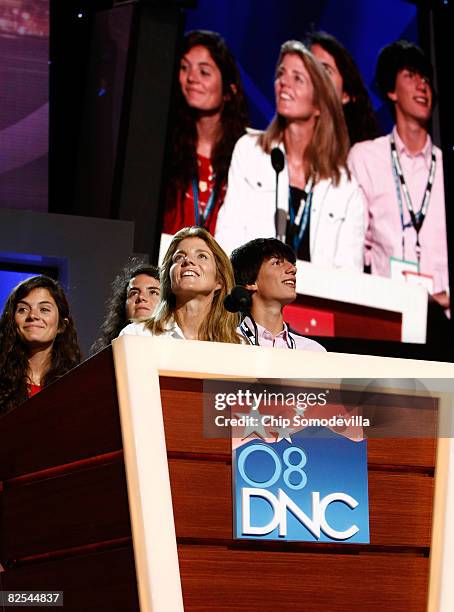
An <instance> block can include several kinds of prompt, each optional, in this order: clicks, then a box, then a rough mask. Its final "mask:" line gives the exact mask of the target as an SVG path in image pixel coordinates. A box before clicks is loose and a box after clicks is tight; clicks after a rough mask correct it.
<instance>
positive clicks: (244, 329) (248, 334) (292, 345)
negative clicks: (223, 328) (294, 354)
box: [240, 319, 296, 349]
mask: <svg viewBox="0 0 454 612" xmlns="http://www.w3.org/2000/svg"><path fill="white" fill-rule="evenodd" d="M240 331H241V333H242V334H243V336H244V337H245V338H246V340H247V341H248V342H249V344H252V345H253V346H256V342H255V334H254V332H253V331H252V329H251V328H250V327H249V325H248V324H247V323H246V319H243V320H242V321H241V324H240ZM258 346H260V342H259V343H258ZM287 347H288V348H289V349H296V342H295V339H294V338H293V336H292V335H291V334H290V332H289V331H288V330H287Z"/></svg>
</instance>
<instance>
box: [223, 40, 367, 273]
mask: <svg viewBox="0 0 454 612" xmlns="http://www.w3.org/2000/svg"><path fill="white" fill-rule="evenodd" d="M274 93H275V99H276V115H275V117H274V119H273V120H272V121H271V123H270V125H269V126H268V128H267V129H266V130H265V132H254V133H248V134H246V135H245V136H243V137H242V138H240V140H239V141H238V143H237V144H236V146H235V149H234V152H233V156H232V162H231V165H230V170H229V178H228V189H227V195H226V198H225V202H224V205H223V206H222V208H221V210H220V211H219V217H218V223H217V225H216V233H215V237H216V240H218V242H219V244H220V245H221V246H222V247H223V248H224V249H225V250H226V251H227V252H229V253H230V252H231V251H232V250H233V249H234V248H236V247H239V246H240V245H241V244H244V243H246V242H248V241H249V240H252V239H254V238H263V237H270V236H276V237H277V238H279V239H280V240H282V241H285V242H286V243H287V244H288V245H289V246H291V247H292V248H293V250H294V251H295V252H296V254H297V258H298V259H301V260H305V261H311V262H312V263H314V264H316V265H318V266H324V267H344V268H350V269H354V270H358V271H359V272H360V271H362V269H363V247H364V205H363V200H362V196H361V191H360V189H359V187H358V185H357V183H356V181H355V180H354V179H353V178H352V177H351V176H350V173H349V170H348V168H347V153H348V147H349V144H348V134H347V127H346V125H345V120H344V115H343V111H342V106H341V103H340V100H339V98H338V96H337V94H336V91H335V89H334V86H333V84H332V82H331V80H330V78H329V76H328V74H327V73H326V72H325V70H324V69H323V67H322V66H321V64H320V63H319V62H318V60H316V59H315V58H314V56H313V55H312V53H310V51H309V50H308V49H307V48H306V47H305V46H304V45H303V44H302V43H300V42H298V41H287V42H286V43H284V44H283V45H282V47H281V53H280V55H279V58H278V61H277V67H276V75H275V80H274ZM276 154H277V155H276ZM273 158H274V159H273ZM276 161H279V164H276ZM275 168H277V169H278V170H280V175H279V180H278V181H277V178H276V171H275ZM279 219H282V220H283V223H280V222H279V221H276V220H279ZM281 226H283V227H281Z"/></svg>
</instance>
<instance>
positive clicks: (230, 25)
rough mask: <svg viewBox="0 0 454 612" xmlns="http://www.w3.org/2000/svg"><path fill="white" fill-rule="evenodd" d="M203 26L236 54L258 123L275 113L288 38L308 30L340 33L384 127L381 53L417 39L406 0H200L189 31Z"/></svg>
mask: <svg viewBox="0 0 454 612" xmlns="http://www.w3.org/2000/svg"><path fill="white" fill-rule="evenodd" d="M199 28H203V29H207V30H214V31H216V32H220V33H221V34H222V35H223V37H224V38H225V40H226V42H227V44H228V45H229V47H230V48H231V50H232V52H233V53H234V55H235V57H236V58H237V60H238V63H239V65H240V68H241V73H242V77H243V81H244V85H245V89H246V93H247V96H248V101H249V107H250V117H251V126H252V127H256V128H264V127H265V126H266V125H267V123H268V121H269V120H270V118H271V117H272V115H273V110H274V96H273V75H274V68H275V62H276V59H277V56H278V53H279V47H280V45H281V44H282V43H283V42H284V41H285V40H288V39H291V38H293V39H299V40H301V39H303V38H304V35H305V33H306V32H307V31H309V30H310V29H315V30H325V31H327V32H329V33H330V34H333V35H334V36H336V37H337V38H338V39H339V40H340V41H341V42H342V43H343V44H344V45H345V47H346V48H347V49H349V51H350V52H351V54H352V55H353V57H354V58H355V61H356V63H357V64H358V66H359V69H360V70H361V73H362V75H363V78H364V81H365V83H366V84H367V86H368V88H369V92H370V94H371V97H372V101H373V104H374V107H375V109H376V111H377V113H378V116H379V119H380V121H381V124H382V127H383V129H384V130H385V131H387V130H388V128H389V127H390V125H391V118H390V116H389V115H388V112H387V110H386V108H385V107H383V103H382V100H381V99H380V98H379V97H378V95H377V93H376V92H375V91H374V86H373V76H374V70H375V60H376V57H377V53H378V51H379V50H380V49H381V48H382V47H383V46H384V45H386V44H387V43H389V42H392V41H393V40H396V39H398V38H406V39H408V40H411V41H414V42H418V29H417V10H416V6H415V5H414V4H412V3H410V2H407V1H404V0H344V1H343V2H339V1H338V0H324V1H323V0H320V1H319V2H302V1H298V0H248V1H247V2H244V0H216V2H213V1H212V0H199V2H198V8H197V10H194V11H188V18H187V22H186V30H194V29H199Z"/></svg>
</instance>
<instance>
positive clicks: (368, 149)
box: [349, 135, 389, 158]
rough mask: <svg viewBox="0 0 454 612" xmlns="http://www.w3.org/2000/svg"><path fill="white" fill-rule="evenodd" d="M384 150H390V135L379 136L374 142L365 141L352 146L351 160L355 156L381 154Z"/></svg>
mask: <svg viewBox="0 0 454 612" xmlns="http://www.w3.org/2000/svg"><path fill="white" fill-rule="evenodd" d="M384 148H389V135H387V136H379V137H378V138H374V139H373V140H363V141H361V142H357V143H356V144H354V145H353V146H352V148H351V149H350V153H349V158H351V157H355V156H359V157H361V156H363V155H367V154H372V153H376V152H377V153H379V152H381V151H382V150H383V149H384Z"/></svg>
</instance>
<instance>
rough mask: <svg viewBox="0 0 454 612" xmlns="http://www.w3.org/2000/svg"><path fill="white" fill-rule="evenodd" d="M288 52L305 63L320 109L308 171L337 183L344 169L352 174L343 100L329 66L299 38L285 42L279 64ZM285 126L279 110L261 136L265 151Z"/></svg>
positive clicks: (305, 158)
mask: <svg viewBox="0 0 454 612" xmlns="http://www.w3.org/2000/svg"><path fill="white" fill-rule="evenodd" d="M289 53H291V54H294V55H297V56H298V57H300V58H301V61H302V62H303V64H304V66H305V67H306V70H307V71H308V73H309V76H310V78H311V81H312V85H313V88H314V100H313V103H314V106H315V107H316V108H317V109H318V110H319V112H320V114H319V116H318V117H316V123H315V128H314V133H313V136H312V140H311V142H310V143H309V144H308V146H307V147H306V150H305V152H304V156H303V162H304V171H305V174H306V176H309V175H311V174H312V175H313V176H314V177H315V179H316V180H320V179H329V178H330V179H332V180H333V182H334V184H335V185H337V184H338V183H339V180H340V177H341V169H344V170H345V171H346V172H347V175H348V176H350V174H349V171H348V167H347V154H348V150H349V139H348V131H347V126H346V124H345V119H344V113H343V110H342V105H341V102H340V100H339V98H338V96H337V93H336V91H335V89H334V86H333V84H332V82H331V79H330V77H329V75H328V74H327V72H326V70H324V68H323V66H322V65H321V64H320V63H319V62H318V60H317V59H316V58H315V57H314V56H313V55H312V53H311V52H310V51H309V50H308V49H307V47H305V46H304V45H303V43H301V42H299V41H298V40H288V41H287V42H285V43H284V44H283V45H282V47H281V52H280V54H279V59H278V61H277V67H279V66H280V64H281V62H282V59H283V58H284V56H285V55H287V54H289ZM285 127H286V120H285V118H284V117H282V116H281V115H278V114H276V115H275V116H274V118H273V120H272V121H271V123H270V124H269V126H268V127H267V129H266V131H265V132H264V133H263V134H261V136H260V138H259V144H260V146H261V147H262V149H263V150H264V151H265V152H266V153H271V149H272V148H273V147H274V146H276V144H279V143H280V142H282V141H283V137H284V130H285Z"/></svg>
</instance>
